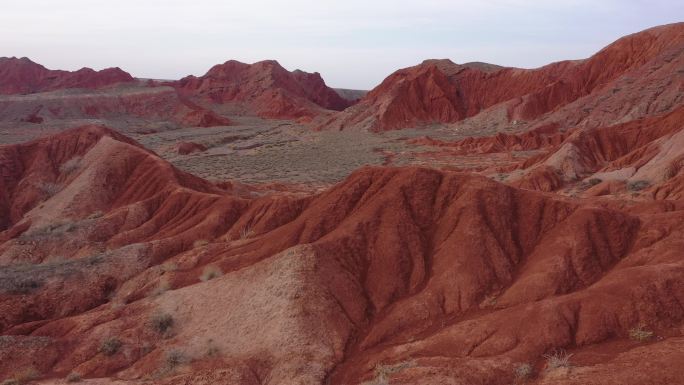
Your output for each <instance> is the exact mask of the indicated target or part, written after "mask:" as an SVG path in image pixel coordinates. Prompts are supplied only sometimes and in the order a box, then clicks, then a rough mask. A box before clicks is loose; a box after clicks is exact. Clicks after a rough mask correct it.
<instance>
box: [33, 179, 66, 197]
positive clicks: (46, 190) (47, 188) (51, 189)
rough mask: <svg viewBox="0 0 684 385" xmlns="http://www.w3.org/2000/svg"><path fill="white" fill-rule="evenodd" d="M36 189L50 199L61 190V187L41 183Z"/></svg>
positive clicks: (50, 183) (55, 184)
mask: <svg viewBox="0 0 684 385" xmlns="http://www.w3.org/2000/svg"><path fill="white" fill-rule="evenodd" d="M38 189H39V190H40V191H42V192H43V194H45V195H47V197H48V198H51V197H53V196H55V195H56V194H57V193H58V192H60V191H61V190H62V186H60V185H59V184H57V183H52V182H41V183H39V184H38Z"/></svg>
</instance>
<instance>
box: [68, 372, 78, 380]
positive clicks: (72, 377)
mask: <svg viewBox="0 0 684 385" xmlns="http://www.w3.org/2000/svg"><path fill="white" fill-rule="evenodd" d="M66 381H67V382H80V381H81V375H80V374H78V373H76V372H71V373H69V375H68V376H66Z"/></svg>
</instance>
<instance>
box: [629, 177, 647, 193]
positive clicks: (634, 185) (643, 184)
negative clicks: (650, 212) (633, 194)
mask: <svg viewBox="0 0 684 385" xmlns="http://www.w3.org/2000/svg"><path fill="white" fill-rule="evenodd" d="M650 185H651V184H650V183H649V182H648V181H645V180H637V181H634V182H629V183H627V189H628V190H629V191H641V190H643V189H645V188H647V187H648V186H650Z"/></svg>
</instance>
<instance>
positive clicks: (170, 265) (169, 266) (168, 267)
mask: <svg viewBox="0 0 684 385" xmlns="http://www.w3.org/2000/svg"><path fill="white" fill-rule="evenodd" d="M161 269H162V271H163V272H164V273H168V272H171V271H176V270H178V264H176V263H174V262H165V263H163V264H162V265H161Z"/></svg>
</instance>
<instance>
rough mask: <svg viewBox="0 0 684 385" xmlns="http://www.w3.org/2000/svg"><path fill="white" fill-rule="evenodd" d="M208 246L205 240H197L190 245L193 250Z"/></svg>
mask: <svg viewBox="0 0 684 385" xmlns="http://www.w3.org/2000/svg"><path fill="white" fill-rule="evenodd" d="M208 244H209V241H208V240H206V239H198V240H196V241H195V242H193V243H192V247H193V248H198V247H202V246H206V245H208Z"/></svg>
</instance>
